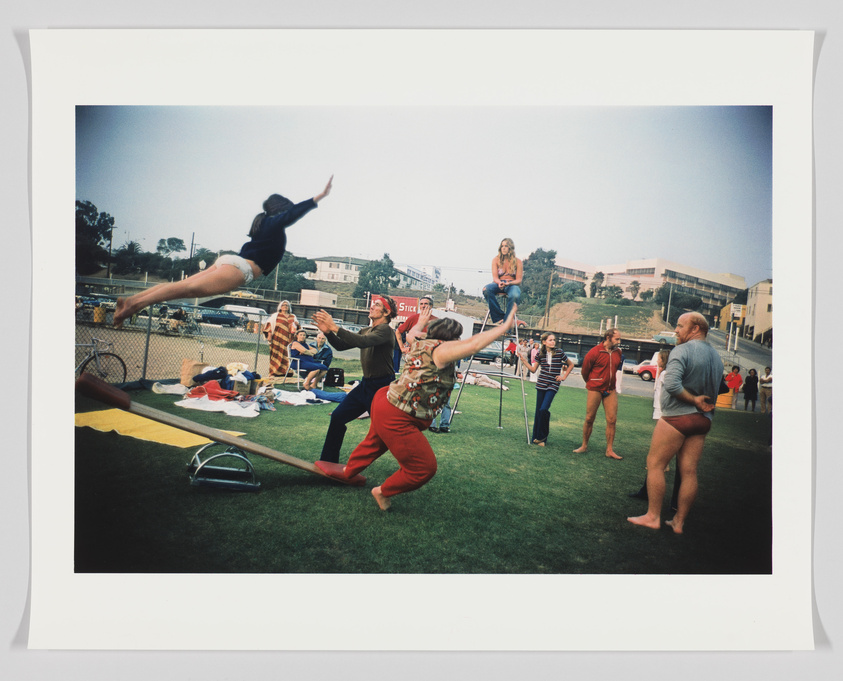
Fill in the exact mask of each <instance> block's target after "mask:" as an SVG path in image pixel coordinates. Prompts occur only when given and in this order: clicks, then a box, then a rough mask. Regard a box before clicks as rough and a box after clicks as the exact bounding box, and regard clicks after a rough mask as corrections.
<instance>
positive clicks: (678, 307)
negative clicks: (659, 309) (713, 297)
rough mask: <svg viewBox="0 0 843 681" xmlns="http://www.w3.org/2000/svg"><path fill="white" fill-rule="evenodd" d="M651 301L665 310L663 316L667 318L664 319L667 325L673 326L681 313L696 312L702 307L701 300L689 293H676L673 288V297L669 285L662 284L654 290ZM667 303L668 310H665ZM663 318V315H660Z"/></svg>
mask: <svg viewBox="0 0 843 681" xmlns="http://www.w3.org/2000/svg"><path fill="white" fill-rule="evenodd" d="M653 300H654V301H656V302H657V303H661V304H662V305H663V306H664V308H665V314H668V312H669V316H668V317H667V318H666V319H665V321H667V323H668V324H675V323H676V321H677V320H678V319H679V315H681V314H682V313H683V312H687V311H691V312H693V311H694V310H698V309H699V308H700V307H701V306H702V298H700V297H699V296H694V295H691V294H689V293H683V292H681V291H677V290H676V288H675V287H674V289H673V295H672V296H671V293H670V284H662V285H661V286H659V288H658V289H656V293H655V295H654V296H653ZM668 301H669V302H670V310H669V311H668V310H667V305H668ZM662 318H664V315H662Z"/></svg>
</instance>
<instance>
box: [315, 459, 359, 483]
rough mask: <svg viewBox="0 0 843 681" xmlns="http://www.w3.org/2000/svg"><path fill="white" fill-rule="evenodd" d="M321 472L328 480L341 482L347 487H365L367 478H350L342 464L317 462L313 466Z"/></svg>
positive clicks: (356, 476) (357, 476)
mask: <svg viewBox="0 0 843 681" xmlns="http://www.w3.org/2000/svg"><path fill="white" fill-rule="evenodd" d="M313 465H314V466H316V468H317V469H318V470H319V472H320V473H322V475H324V476H325V477H326V478H332V479H334V480H339V481H340V482H344V483H345V484H347V485H356V486H358V487H359V486H360V485H365V484H366V478H365V477H363V476H362V475H355V476H354V477H353V478H349V477H348V476H347V475H346V474H345V470H344V468H345V466H343V465H342V464H341V463H331V462H330V461H316V462H314V464H313Z"/></svg>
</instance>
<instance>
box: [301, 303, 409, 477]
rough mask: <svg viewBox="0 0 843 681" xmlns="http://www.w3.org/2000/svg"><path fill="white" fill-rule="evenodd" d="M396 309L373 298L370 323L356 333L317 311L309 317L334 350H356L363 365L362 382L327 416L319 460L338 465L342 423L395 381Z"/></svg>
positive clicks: (361, 409) (390, 304)
mask: <svg viewBox="0 0 843 681" xmlns="http://www.w3.org/2000/svg"><path fill="white" fill-rule="evenodd" d="M396 309H397V308H396V306H395V301H394V300H393V299H392V298H390V297H389V296H373V297H372V303H371V305H370V306H369V319H370V320H371V322H372V323H371V325H370V326H367V327H366V328H364V329H361V330H360V331H359V332H357V333H352V332H351V331H349V330H348V329H341V328H339V327H338V326H337V324H336V322H334V320H333V319H332V318H331V315H329V314H328V313H327V312H325V310H319V311H318V312H316V313H314V315H313V323H314V324H316V326H317V327H319V330H320V331H321V332H322V333H324V334H325V337H326V338H327V339H328V342H329V343H330V344H331V345H332V346H333V347H334V348H335V349H336V350H349V349H351V348H360V363H361V364H362V366H363V380H361V381H360V383H358V384H357V385H356V386H355V387H354V388H353V389H352V390H351V392H349V393H348V395H346V396H345V398H343V401H342V402H340V403H339V405H338V406H337V408H336V409H334V411H333V412H332V413H331V422H330V424H329V425H328V432H327V433H326V434H325V443H324V444H323V445H322V454H321V456H320V460H321V461H328V462H331V463H338V462H339V459H340V450H341V449H342V443H343V440H344V439H345V433H346V430H347V427H346V424H348V423H351V422H352V421H353V420H354V419H356V418H358V417H360V416H362V415H363V414H365V413H366V412H367V411H369V408H370V407H371V406H372V398H373V397H374V396H375V393H376V392H377V391H378V390H380V389H381V388H384V387H386V386H388V385H389V384H390V383H392V381H393V380H395V372H394V371H393V369H392V348H393V346H394V345H395V334H394V333H393V332H392V329H391V328H390V327H389V322H390V321H391V320H392V318H393V317H394V316H395V311H396Z"/></svg>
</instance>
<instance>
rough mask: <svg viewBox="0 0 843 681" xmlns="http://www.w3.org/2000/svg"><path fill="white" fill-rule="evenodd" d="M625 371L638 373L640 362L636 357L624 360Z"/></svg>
mask: <svg viewBox="0 0 843 681" xmlns="http://www.w3.org/2000/svg"><path fill="white" fill-rule="evenodd" d="M622 368H623V372H624V373H625V374H635V373H638V372H637V371H636V369H637V368H638V362H636V361H635V360H634V359H625V360H624V361H623V367H622Z"/></svg>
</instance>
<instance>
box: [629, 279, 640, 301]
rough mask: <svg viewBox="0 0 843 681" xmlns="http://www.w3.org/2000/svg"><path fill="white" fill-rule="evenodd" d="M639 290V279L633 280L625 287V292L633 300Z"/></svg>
mask: <svg viewBox="0 0 843 681" xmlns="http://www.w3.org/2000/svg"><path fill="white" fill-rule="evenodd" d="M640 290H641V282H640V281H633V282H632V283H631V284H630V285H629V286H627V287H626V292H627V293H629V294H630V295H631V296H632V300H635V299H636V298H637V297H638V292H639V291H640Z"/></svg>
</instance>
